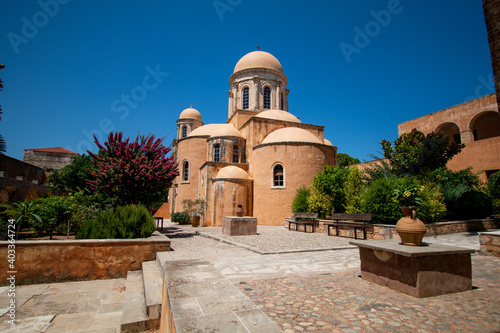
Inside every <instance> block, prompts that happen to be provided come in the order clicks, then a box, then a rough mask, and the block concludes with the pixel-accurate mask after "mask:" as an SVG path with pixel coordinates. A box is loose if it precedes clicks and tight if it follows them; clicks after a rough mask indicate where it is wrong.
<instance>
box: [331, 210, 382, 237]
mask: <svg viewBox="0 0 500 333" xmlns="http://www.w3.org/2000/svg"><path fill="white" fill-rule="evenodd" d="M331 219H332V220H333V221H332V222H324V223H323V225H324V226H327V227H328V236H331V229H330V228H331V227H335V231H336V234H335V235H334V236H339V226H342V227H350V228H354V238H355V239H358V233H357V231H358V230H363V239H366V226H367V222H371V220H372V214H332V216H331Z"/></svg>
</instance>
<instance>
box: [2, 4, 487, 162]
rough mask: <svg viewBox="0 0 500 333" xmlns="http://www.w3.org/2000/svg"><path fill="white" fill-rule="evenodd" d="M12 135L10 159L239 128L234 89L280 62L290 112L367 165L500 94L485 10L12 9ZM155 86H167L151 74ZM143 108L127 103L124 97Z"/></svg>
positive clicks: (5, 52) (8, 134)
mask: <svg viewBox="0 0 500 333" xmlns="http://www.w3.org/2000/svg"><path fill="white" fill-rule="evenodd" d="M1 8H2V10H1V11H0V22H1V23H0V63H3V64H4V65H6V68H5V69H3V70H1V71H0V76H1V77H2V79H3V81H4V90H3V91H2V92H0V105H2V109H3V112H4V114H3V116H2V121H1V122H0V133H2V135H4V137H5V139H6V141H7V155H9V156H12V157H15V158H18V159H22V156H23V149H26V148H45V147H57V146H62V147H65V148H68V149H71V150H73V151H76V152H80V153H81V152H84V151H85V150H86V149H89V148H91V149H92V150H93V151H95V150H96V146H95V145H94V144H93V143H92V142H91V135H92V134H91V133H96V134H97V136H99V137H103V135H104V134H107V133H109V130H110V129H113V130H115V131H123V132H124V134H125V135H126V136H134V137H135V136H136V135H137V134H138V133H140V134H148V133H155V134H156V135H157V136H160V137H164V136H167V138H166V142H167V143H170V142H171V140H172V139H173V138H174V134H175V131H176V120H177V118H178V116H179V114H180V113H181V111H182V110H183V109H185V108H187V107H189V106H190V104H191V103H193V107H194V108H196V109H198V110H199V111H200V112H201V114H202V116H203V121H204V122H205V123H223V122H225V121H226V120H227V103H228V95H227V91H228V90H229V84H228V79H229V76H230V75H231V74H232V72H233V69H234V66H235V65H236V63H237V61H238V60H239V59H240V58H241V57H242V56H244V55H245V54H246V53H248V52H251V51H254V50H256V46H257V45H259V46H260V47H261V48H262V50H263V51H267V52H270V53H272V54H273V55H274V56H276V58H278V60H279V61H280V62H281V64H282V66H283V69H284V72H285V75H287V77H288V80H289V83H288V89H289V90H290V94H289V111H290V112H291V113H292V114H294V115H296V116H298V117H300V118H301V120H302V122H304V123H311V124H316V125H323V126H325V137H326V138H327V139H329V140H330V141H331V142H332V143H333V144H334V145H335V146H337V147H338V151H339V152H342V153H348V154H349V155H351V156H353V157H357V158H359V159H360V160H362V161H363V160H370V157H369V156H368V155H370V154H377V152H379V151H380V150H381V149H380V147H381V146H380V141H381V140H383V139H387V140H391V141H392V140H394V139H396V137H397V125H398V124H399V123H401V122H404V121H407V120H410V119H414V118H417V117H420V116H423V115H425V114H428V113H432V112H435V111H439V110H441V109H444V108H447V107H450V106H453V105H456V104H460V103H462V102H464V101H466V100H470V99H472V98H475V97H480V96H483V95H486V94H490V93H493V92H494V90H493V89H494V86H493V84H492V69H491V62H490V53H489V47H488V40H487V32H486V26H485V23H484V14H483V10H482V4H481V1H479V0H476V1H472V0H439V1H431V0H413V1H412V0H399V1H398V0H388V1H387V0H384V1H378V0H377V1H373V0H372V1H369V0H351V1H314V0H309V1H290V0H288V1H281V0H275V1H261V0H252V1H250V0H215V1H214V0H198V1H194V0H191V1H173V0H163V1H160V0H156V1H155V0H151V1H142V2H140V1H127V0H123V1H94V0H88V1H76V0H72V1H69V0H41V1H7V0H2V6H1ZM152 73H154V74H152ZM127 95H128V96H134V97H133V98H132V97H131V99H130V100H129V101H128V102H127V101H126V100H125V99H124V98H126V97H123V96H127Z"/></svg>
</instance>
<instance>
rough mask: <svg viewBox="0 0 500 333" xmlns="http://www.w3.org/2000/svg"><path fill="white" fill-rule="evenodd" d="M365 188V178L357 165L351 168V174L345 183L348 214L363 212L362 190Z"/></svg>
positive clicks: (346, 210)
mask: <svg viewBox="0 0 500 333" xmlns="http://www.w3.org/2000/svg"><path fill="white" fill-rule="evenodd" d="M362 190H363V178H362V174H361V171H359V169H358V168H357V167H352V168H351V169H350V170H349V176H348V177H347V182H346V183H345V188H344V192H345V199H346V200H345V212H346V213H347V214H357V213H361V206H360V204H361V191H362Z"/></svg>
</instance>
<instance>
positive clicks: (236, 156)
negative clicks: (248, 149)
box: [233, 144, 240, 163]
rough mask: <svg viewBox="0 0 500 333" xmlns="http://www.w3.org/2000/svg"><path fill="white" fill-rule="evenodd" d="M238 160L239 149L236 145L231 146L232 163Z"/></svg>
mask: <svg viewBox="0 0 500 333" xmlns="http://www.w3.org/2000/svg"><path fill="white" fill-rule="evenodd" d="M239 162H240V150H239V147H238V145H236V144H235V145H234V146H233V163H239Z"/></svg>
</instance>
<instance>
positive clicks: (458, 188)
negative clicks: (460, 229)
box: [441, 183, 469, 219]
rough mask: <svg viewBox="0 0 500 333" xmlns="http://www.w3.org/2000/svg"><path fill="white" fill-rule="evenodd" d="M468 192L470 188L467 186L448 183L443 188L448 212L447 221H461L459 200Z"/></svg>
mask: <svg viewBox="0 0 500 333" xmlns="http://www.w3.org/2000/svg"><path fill="white" fill-rule="evenodd" d="M468 190H469V187H467V185H465V184H452V183H448V184H445V185H442V186H441V191H442V192H443V197H444V203H445V205H446V210H447V212H446V215H445V216H446V218H447V219H460V216H459V204H458V199H459V198H460V197H461V196H462V194H464V193H465V192H467V191H468Z"/></svg>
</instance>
